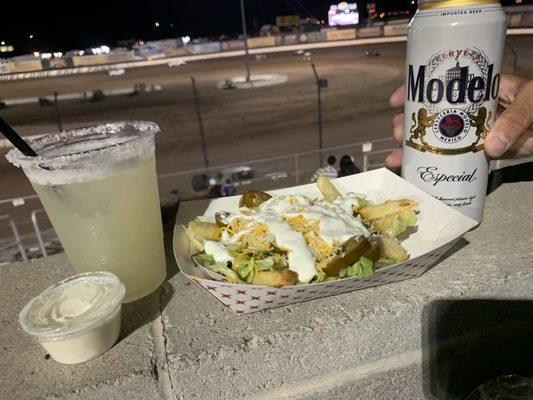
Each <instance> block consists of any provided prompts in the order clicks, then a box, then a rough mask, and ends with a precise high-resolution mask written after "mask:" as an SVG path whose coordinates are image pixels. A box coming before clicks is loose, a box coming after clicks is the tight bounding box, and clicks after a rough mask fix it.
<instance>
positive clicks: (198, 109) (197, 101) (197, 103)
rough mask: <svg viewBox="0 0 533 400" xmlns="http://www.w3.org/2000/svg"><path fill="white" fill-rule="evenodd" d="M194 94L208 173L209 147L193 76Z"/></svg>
mask: <svg viewBox="0 0 533 400" xmlns="http://www.w3.org/2000/svg"><path fill="white" fill-rule="evenodd" d="M191 83H192V92H193V95H194V105H195V107H196V116H197V117H198V128H199V129H200V140H201V143H202V154H203V156H204V167H205V169H206V171H207V169H208V168H209V159H208V158H207V145H206V143H205V133H204V123H203V121H202V111H201V110H200V99H199V98H198V91H197V90H196V80H195V79H194V77H193V76H191Z"/></svg>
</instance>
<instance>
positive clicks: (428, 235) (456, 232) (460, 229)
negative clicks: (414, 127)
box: [174, 168, 477, 314]
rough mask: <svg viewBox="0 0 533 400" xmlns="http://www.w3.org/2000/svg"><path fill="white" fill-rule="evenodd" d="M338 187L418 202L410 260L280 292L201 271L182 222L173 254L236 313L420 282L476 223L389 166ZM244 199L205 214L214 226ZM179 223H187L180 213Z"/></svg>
mask: <svg viewBox="0 0 533 400" xmlns="http://www.w3.org/2000/svg"><path fill="white" fill-rule="evenodd" d="M333 183H334V184H335V186H336V187H337V188H338V189H339V190H340V191H341V193H346V192H355V193H361V194H365V195H366V196H367V198H368V199H369V200H371V201H373V202H376V203H377V202H382V201H385V200H394V199H400V198H409V199H413V200H416V201H418V202H419V204H420V206H419V211H420V213H419V214H418V217H417V219H418V223H417V225H418V227H417V229H416V231H415V232H413V233H411V234H410V235H409V236H408V237H407V238H406V239H405V240H403V241H402V245H403V246H404V247H405V248H406V249H407V251H408V252H409V254H410V255H411V258H410V259H409V260H407V261H405V262H403V263H401V264H396V265H393V266H390V267H386V268H383V269H380V270H377V271H376V272H375V273H374V275H372V276H370V277H368V278H365V279H357V278H348V279H341V280H337V281H331V282H323V283H317V284H307V285H297V286H285V287H281V288H272V287H266V286H256V285H243V284H234V283H228V282H226V281H225V279H224V277H223V276H221V275H219V274H217V273H215V272H212V271H209V270H207V269H205V268H202V267H198V266H197V265H196V264H195V263H194V262H193V261H192V259H191V249H190V244H189V241H188V239H187V237H186V235H185V233H184V228H183V227H182V226H181V225H178V224H177V225H176V227H175V230H174V254H175V257H176V261H177V263H178V266H179V267H180V269H181V271H182V272H183V273H184V274H185V275H186V276H187V277H189V278H190V279H192V280H193V281H194V282H196V283H197V284H198V285H200V286H201V287H202V288H204V289H205V290H207V291H208V292H209V293H210V294H211V295H212V296H213V297H215V298H216V299H217V300H219V301H220V302H221V303H223V304H224V305H225V306H227V307H228V308H230V309H231V310H233V311H234V312H236V313H237V314H245V313H251V312H255V311H260V310H265V309H268V308H274V307H280V306H286V305H288V304H293V303H299V302H303V301H307V300H314V299H319V298H322V297H326V296H332V295H336V294H339V293H345V292H351V291H354V290H360V289H366V288H369V287H372V286H379V285H384V284H387V283H392V282H398V281H403V280H405V279H410V278H415V277H417V276H419V275H422V274H423V273H424V272H426V271H428V270H429V269H430V268H431V267H433V266H434V265H435V264H436V263H437V261H438V260H439V259H440V257H441V256H442V255H443V254H444V253H445V252H446V251H447V250H448V249H449V248H450V247H452V246H453V244H454V243H455V242H456V241H457V240H458V239H459V238H461V236H462V235H463V234H465V233H466V232H468V231H469V230H470V229H472V228H473V227H474V226H476V224H477V222H476V221H474V220H472V219H470V218H468V217H465V216H464V215H462V214H460V213H459V212H457V211H455V210H454V209H452V208H450V207H448V206H446V205H445V204H444V203H441V202H440V201H438V200H435V199H434V198H433V197H431V196H430V195H428V194H427V193H425V192H423V191H421V190H420V189H418V188H416V187H415V186H413V185H411V184H410V183H408V182H406V181H405V180H403V179H402V178H400V177H398V176H397V175H395V174H393V173H392V172H390V171H389V170H387V169H385V168H382V169H378V170H374V171H370V172H365V173H361V174H357V175H352V176H347V177H344V178H338V179H335V180H333ZM269 193H271V194H272V195H286V194H299V195H307V196H310V197H321V193H320V191H319V190H318V188H317V187H316V185H315V184H309V185H301V186H295V187H291V188H287V189H279V190H273V191H270V192H269ZM239 198H240V196H233V197H226V198H220V199H216V200H213V201H212V202H211V203H210V204H209V206H208V208H207V210H206V211H205V213H204V216H205V217H207V218H209V219H211V218H212V219H213V222H214V216H215V213H216V212H217V211H222V210H226V211H232V210H237V209H238V203H239ZM177 220H178V221H179V220H183V218H180V213H179V212H178V218H177Z"/></svg>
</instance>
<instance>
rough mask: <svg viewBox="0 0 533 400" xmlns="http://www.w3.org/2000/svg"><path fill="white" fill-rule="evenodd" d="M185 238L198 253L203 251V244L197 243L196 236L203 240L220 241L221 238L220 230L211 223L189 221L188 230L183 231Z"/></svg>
mask: <svg viewBox="0 0 533 400" xmlns="http://www.w3.org/2000/svg"><path fill="white" fill-rule="evenodd" d="M185 233H186V234H187V237H188V238H189V240H190V241H191V244H193V245H194V247H196V248H197V249H198V250H199V251H203V250H204V246H203V244H202V243H201V242H200V241H198V238H197V236H200V237H201V238H202V239H205V240H220V237H221V236H222V229H220V228H219V227H218V226H217V225H216V224H213V223H211V222H202V221H191V222H189V226H188V228H187V229H186V230H185Z"/></svg>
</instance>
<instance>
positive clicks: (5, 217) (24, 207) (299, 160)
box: [0, 138, 397, 263]
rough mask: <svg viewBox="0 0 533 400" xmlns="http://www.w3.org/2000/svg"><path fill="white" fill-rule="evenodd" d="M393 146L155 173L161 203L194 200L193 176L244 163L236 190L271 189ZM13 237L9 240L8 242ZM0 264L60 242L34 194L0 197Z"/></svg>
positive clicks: (368, 161)
mask: <svg viewBox="0 0 533 400" xmlns="http://www.w3.org/2000/svg"><path fill="white" fill-rule="evenodd" d="M394 147H397V144H396V143H395V142H394V141H393V140H392V139H390V138H384V139H377V140H374V141H371V142H364V143H363V142H360V143H352V144H349V145H343V146H335V147H329V148H325V149H323V150H322V151H318V150H316V151H307V152H301V153H295V154H291V155H287V156H278V157H267V158H264V159H256V160H250V161H243V162H239V163H233V164H224V165H217V166H212V167H209V168H207V169H205V168H201V169H193V170H187V171H179V172H174V173H167V174H161V175H159V176H158V183H159V188H160V197H161V201H162V203H163V204H164V203H165V202H167V201H168V200H169V199H172V200H173V201H175V200H177V199H179V200H190V199H197V198H198V194H197V193H195V192H194V190H193V189H192V186H191V181H192V179H193V177H194V176H195V175H198V174H206V175H208V176H216V175H219V174H224V173H228V171H232V170H233V169H235V168H236V167H243V166H246V167H249V168H250V170H251V178H250V179H248V180H241V181H237V185H238V186H237V190H238V192H242V191H244V190H247V189H249V188H252V187H253V188H255V189H261V190H271V189H276V188H282V187H286V186H292V185H298V184H303V183H308V182H309V181H310V179H311V176H312V174H313V172H314V171H315V170H316V169H317V168H319V167H320V166H321V164H320V160H321V158H322V159H324V158H326V157H327V156H329V155H334V156H336V157H337V158H338V159H339V158H340V157H342V156H343V155H350V156H351V157H352V158H353V159H354V162H355V163H356V165H358V166H359V167H360V168H361V170H362V171H368V170H371V169H375V168H379V167H382V166H383V165H384V164H383V163H384V158H385V156H386V154H388V153H390V152H391V151H392V150H393V149H394ZM13 239H14V240H13ZM0 243H2V245H1V247H0V255H1V256H3V258H2V257H0V263H2V262H6V261H5V260H6V259H8V260H9V259H18V258H20V255H22V259H24V260H26V259H27V258H28V255H27V251H26V250H25V249H27V250H28V253H30V257H41V256H44V257H46V256H47V255H48V253H49V251H50V250H49V249H50V248H51V249H53V251H57V250H58V249H59V246H60V245H59V243H58V241H57V238H56V236H55V233H54V231H53V228H52V226H51V223H50V221H49V220H48V217H47V215H46V213H45V212H44V209H43V208H42V205H41V203H40V201H39V198H38V197H37V196H36V195H29V196H22V197H16V198H10V199H4V200H0Z"/></svg>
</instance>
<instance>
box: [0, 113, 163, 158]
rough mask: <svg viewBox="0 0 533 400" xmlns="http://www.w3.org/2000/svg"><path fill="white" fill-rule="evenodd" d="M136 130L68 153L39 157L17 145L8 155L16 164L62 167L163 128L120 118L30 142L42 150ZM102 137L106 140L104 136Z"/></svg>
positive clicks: (126, 143) (46, 135) (127, 144)
mask: <svg viewBox="0 0 533 400" xmlns="http://www.w3.org/2000/svg"><path fill="white" fill-rule="evenodd" d="M128 128H130V129H132V132H131V135H130V136H125V137H123V138H121V139H124V140H119V141H117V142H115V143H111V144H107V145H104V146H101V147H97V148H93V149H89V150H84V151H78V152H70V153H66V154H58V155H37V156H36V157H31V156H26V155H24V154H22V153H21V152H20V150H18V149H16V148H13V149H11V150H10V151H9V152H8V153H7V154H6V158H7V160H8V161H9V162H10V163H12V164H13V165H15V166H16V167H25V166H28V167H35V166H47V163H54V164H57V165H54V167H55V168H57V167H61V166H63V165H65V164H67V163H71V162H78V161H82V160H86V159H90V158H93V157H96V156H99V155H102V154H105V153H111V151H112V150H113V149H115V148H117V147H119V146H120V147H127V148H129V149H131V148H132V147H133V144H134V143H135V142H137V141H139V140H140V139H143V138H146V137H150V136H152V135H155V134H156V133H159V132H160V131H161V129H160V128H159V126H158V125H157V124H156V123H155V122H151V121H118V122H111V123H106V124H98V125H90V126H86V127H83V128H78V129H72V130H68V131H64V132H57V133H48V134H45V135H44V136H41V137H39V138H37V139H33V140H30V141H29V144H30V146H31V147H32V148H33V149H34V150H35V151H36V152H37V153H38V152H39V151H40V150H43V149H45V148H46V147H47V146H48V145H51V144H54V143H61V142H63V143H65V144H67V145H68V138H69V137H76V138H78V137H83V136H89V135H92V134H104V135H105V134H112V133H117V132H120V131H124V130H127V129H128ZM101 139H105V136H102V137H101Z"/></svg>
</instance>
